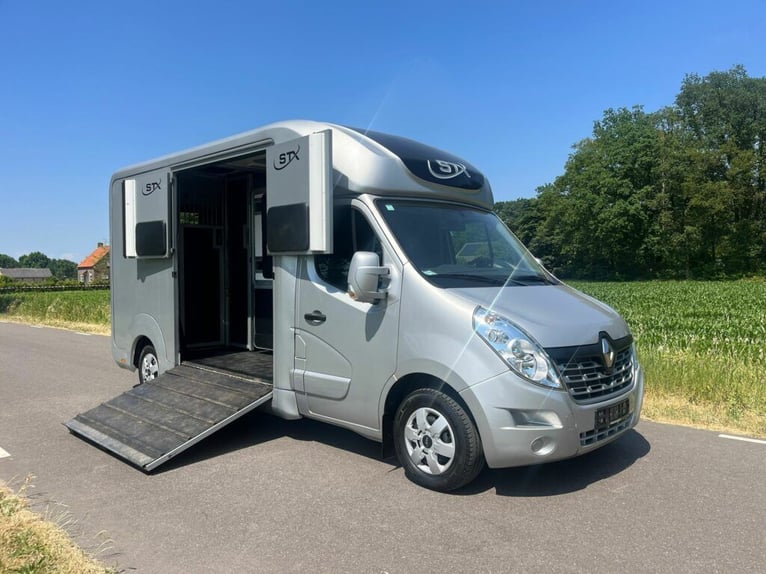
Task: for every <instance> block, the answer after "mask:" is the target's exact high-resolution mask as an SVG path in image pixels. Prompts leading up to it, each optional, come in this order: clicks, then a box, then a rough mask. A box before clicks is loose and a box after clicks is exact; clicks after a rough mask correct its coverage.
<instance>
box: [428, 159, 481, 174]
mask: <svg viewBox="0 0 766 574" xmlns="http://www.w3.org/2000/svg"><path fill="white" fill-rule="evenodd" d="M426 163H427V164H428V171H429V172H431V175H432V176H434V177H435V178H436V179H452V178H455V177H457V176H459V175H462V174H465V175H466V177H471V174H470V173H468V171H467V170H466V168H465V166H464V165H463V164H462V163H454V162H451V161H444V160H442V159H436V160H433V161H431V160H430V159H429V160H428V161H427V162H426Z"/></svg>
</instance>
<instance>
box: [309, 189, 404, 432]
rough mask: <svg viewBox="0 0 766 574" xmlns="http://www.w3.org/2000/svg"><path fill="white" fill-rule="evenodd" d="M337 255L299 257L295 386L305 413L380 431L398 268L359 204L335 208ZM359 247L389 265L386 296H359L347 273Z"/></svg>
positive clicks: (392, 361)
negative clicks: (350, 290) (372, 299)
mask: <svg viewBox="0 0 766 574" xmlns="http://www.w3.org/2000/svg"><path fill="white" fill-rule="evenodd" d="M333 218H334V222H335V225H334V237H333V244H334V245H335V251H334V253H332V254H330V255H314V256H313V257H304V258H302V261H301V264H300V268H299V281H298V305H297V312H298V316H297V317H296V325H297V329H296V333H295V355H296V358H295V368H296V371H295V376H294V381H295V386H296V390H297V391H299V392H301V391H302V392H303V395H301V399H302V403H303V408H304V410H306V411H307V412H306V414H308V415H310V416H313V417H315V418H325V419H332V420H333V421H336V422H338V421H340V422H344V423H346V424H350V425H353V426H363V427H367V428H370V429H378V428H379V427H380V421H379V420H378V401H379V399H380V395H381V391H382V389H383V386H384V385H385V383H386V381H388V380H389V378H390V377H391V376H392V375H393V374H394V371H395V369H396V356H397V344H398V337H397V334H398V330H399V293H400V284H401V270H400V267H399V263H398V259H396V258H395V255H394V254H393V250H392V249H391V248H390V247H389V246H388V245H387V244H386V243H385V242H384V241H382V240H381V235H380V234H379V232H378V231H379V229H378V228H377V226H376V224H375V223H374V221H373V220H372V218H371V217H370V213H369V211H368V210H367V208H366V207H365V206H363V205H362V204H361V203H359V204H357V206H355V207H352V206H351V205H350V204H346V205H342V206H339V207H337V208H336V209H335V210H334V214H333ZM355 251H374V252H376V253H378V255H379V257H381V261H382V263H383V264H384V265H386V266H388V267H389V268H390V270H391V274H390V275H389V277H388V279H387V285H386V287H387V290H388V295H387V297H386V298H385V299H384V300H382V301H379V302H377V303H375V304H372V303H360V302H358V301H354V300H353V299H351V297H349V295H348V294H347V292H346V289H347V283H346V275H347V271H348V266H349V263H350V261H351V257H352V256H353V254H354V252H355Z"/></svg>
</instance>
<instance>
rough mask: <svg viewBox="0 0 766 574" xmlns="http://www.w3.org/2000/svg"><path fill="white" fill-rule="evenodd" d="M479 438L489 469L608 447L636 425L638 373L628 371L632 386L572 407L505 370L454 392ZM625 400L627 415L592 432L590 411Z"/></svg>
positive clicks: (560, 395) (640, 391)
mask: <svg viewBox="0 0 766 574" xmlns="http://www.w3.org/2000/svg"><path fill="white" fill-rule="evenodd" d="M460 395H461V397H462V398H463V399H464V400H465V402H466V403H467V405H468V407H469V408H470V410H471V413H472V414H473V415H474V419H475V421H476V425H477V427H478V430H479V435H480V436H481V441H482V446H483V448H484V456H485V458H486V460H487V465H488V466H490V467H491V468H504V467H511V466H525V465H529V464H538V463H541V462H551V461H554V460H561V459H565V458H571V457H574V456H578V455H581V454H585V453H586V452H590V451H592V450H595V449H597V448H599V447H601V446H604V445H605V444H608V443H610V442H611V441H613V440H615V439H616V438H618V437H620V436H621V435H623V434H624V433H625V432H627V431H628V430H629V429H631V428H633V427H634V426H636V424H638V420H639V416H640V413H641V406H642V404H643V397H644V372H643V369H642V368H641V366H640V365H637V366H636V367H634V372H633V384H632V385H631V386H630V387H629V388H628V389H626V390H625V392H622V393H620V394H618V395H615V396H613V397H609V398H608V399H606V400H604V401H602V402H598V403H593V404H587V405H585V404H578V403H575V402H574V401H573V400H572V398H571V396H570V395H569V393H568V392H567V391H554V390H548V389H544V388H542V387H538V386H535V385H533V384H531V383H528V382H526V381H524V380H522V379H521V378H519V377H518V376H516V375H514V374H513V373H511V372H510V371H508V372H506V373H503V374H501V375H498V376H496V377H493V378H491V379H488V380H486V381H483V382H481V383H478V384H476V385H473V386H471V387H469V388H467V389H465V390H464V391H463V392H461V393H460ZM626 399H627V400H628V401H629V404H628V415H627V416H626V417H624V418H620V419H619V420H616V421H614V422H612V423H610V424H609V425H608V426H606V427H604V428H599V429H596V428H595V427H596V423H595V417H596V411H597V410H599V409H603V408H604V407H609V406H612V405H616V404H618V403H620V402H622V401H624V400H626Z"/></svg>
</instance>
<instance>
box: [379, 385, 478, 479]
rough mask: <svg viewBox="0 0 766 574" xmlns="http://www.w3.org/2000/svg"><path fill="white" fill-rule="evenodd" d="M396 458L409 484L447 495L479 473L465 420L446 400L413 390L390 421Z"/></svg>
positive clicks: (471, 428) (473, 437) (472, 431)
mask: <svg viewBox="0 0 766 574" xmlns="http://www.w3.org/2000/svg"><path fill="white" fill-rule="evenodd" d="M394 440H395V448H396V456H397V458H398V459H399V462H400V464H401V465H402V466H403V467H404V471H405V473H406V475H407V477H408V478H409V479H410V480H412V481H413V482H415V483H417V484H419V485H421V486H425V487H426V488H430V489H432V490H439V491H442V492H449V491H451V490H455V489H457V488H460V487H461V486H465V485H466V484H468V483H469V482H471V481H472V480H473V479H474V478H476V476H477V475H478V474H479V473H480V472H481V470H482V469H483V468H484V454H483V452H482V448H481V440H480V438H479V433H478V431H477V430H476V426H475V425H474V423H473V421H472V420H471V417H470V416H468V413H467V412H466V411H465V409H464V408H463V407H462V406H461V405H460V404H459V403H458V402H457V401H455V400H454V399H453V398H452V397H450V396H449V395H447V394H445V393H442V392H441V391H437V390H435V389H418V390H416V391H414V392H412V393H410V394H409V395H408V396H407V397H406V398H405V399H404V400H403V401H402V403H401V404H400V405H399V408H398V409H397V411H396V416H395V418H394Z"/></svg>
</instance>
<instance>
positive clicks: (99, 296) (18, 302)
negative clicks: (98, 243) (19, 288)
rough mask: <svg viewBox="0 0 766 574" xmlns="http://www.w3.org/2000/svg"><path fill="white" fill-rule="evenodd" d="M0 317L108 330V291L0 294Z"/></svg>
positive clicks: (101, 330) (92, 329) (97, 330)
mask: <svg viewBox="0 0 766 574" xmlns="http://www.w3.org/2000/svg"><path fill="white" fill-rule="evenodd" d="M0 317H7V318H9V319H15V320H21V321H28V322H32V323H44V324H47V325H53V326H59V327H72V328H76V329H85V330H91V331H96V332H108V331H109V326H110V320H111V318H110V311H109V291H108V290H93V291H29V292H19V293H0Z"/></svg>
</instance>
